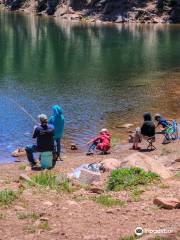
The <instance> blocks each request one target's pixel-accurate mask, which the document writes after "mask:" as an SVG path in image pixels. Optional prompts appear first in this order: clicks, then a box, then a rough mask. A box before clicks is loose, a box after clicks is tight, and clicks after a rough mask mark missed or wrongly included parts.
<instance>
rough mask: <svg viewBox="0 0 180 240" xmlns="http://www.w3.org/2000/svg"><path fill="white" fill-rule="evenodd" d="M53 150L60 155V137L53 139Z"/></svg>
mask: <svg viewBox="0 0 180 240" xmlns="http://www.w3.org/2000/svg"><path fill="white" fill-rule="evenodd" d="M55 151H56V153H57V156H58V157H60V153H61V139H60V138H56V139H55Z"/></svg>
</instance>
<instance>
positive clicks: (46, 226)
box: [38, 222, 50, 231]
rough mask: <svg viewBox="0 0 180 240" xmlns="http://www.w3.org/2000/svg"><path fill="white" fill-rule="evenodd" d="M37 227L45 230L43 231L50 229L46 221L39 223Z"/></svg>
mask: <svg viewBox="0 0 180 240" xmlns="http://www.w3.org/2000/svg"><path fill="white" fill-rule="evenodd" d="M38 228H39V229H42V230H45V231H48V230H50V227H49V224H48V222H44V223H41V224H40V225H39V226H38Z"/></svg>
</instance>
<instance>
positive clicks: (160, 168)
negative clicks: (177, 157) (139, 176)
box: [121, 152, 173, 179]
mask: <svg viewBox="0 0 180 240" xmlns="http://www.w3.org/2000/svg"><path fill="white" fill-rule="evenodd" d="M121 167H123V168H126V167H138V168H142V169H144V171H146V172H149V171H151V172H154V173H157V174H158V175H159V176H160V177H161V178H163V179H167V178H170V177H172V176H173V174H172V173H171V172H170V170H168V169H167V168H166V167H165V166H164V165H163V164H162V163H160V162H158V161H157V160H155V159H154V158H152V157H149V156H147V155H146V154H143V153H140V152H137V153H133V154H131V155H129V156H128V157H126V158H125V159H124V160H123V161H122V163H121Z"/></svg>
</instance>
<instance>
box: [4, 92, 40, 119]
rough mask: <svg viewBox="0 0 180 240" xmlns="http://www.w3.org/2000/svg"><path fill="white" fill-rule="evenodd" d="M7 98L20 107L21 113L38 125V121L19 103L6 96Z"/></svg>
mask: <svg viewBox="0 0 180 240" xmlns="http://www.w3.org/2000/svg"><path fill="white" fill-rule="evenodd" d="M4 97H5V98H7V99H8V100H9V101H11V102H12V103H14V104H15V105H16V106H18V107H19V109H20V110H21V111H23V112H24V113H25V114H26V115H27V116H28V117H29V118H30V119H31V120H32V121H33V122H34V123H37V120H36V119H35V118H34V117H33V116H32V115H31V114H30V113H29V112H28V111H27V110H26V109H25V108H24V107H23V106H22V105H21V104H19V103H18V102H16V101H15V100H14V99H12V98H10V97H7V96H4Z"/></svg>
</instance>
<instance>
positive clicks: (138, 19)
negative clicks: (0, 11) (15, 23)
mask: <svg viewBox="0 0 180 240" xmlns="http://www.w3.org/2000/svg"><path fill="white" fill-rule="evenodd" d="M0 4H1V5H2V6H3V7H5V8H6V9H9V10H10V11H23V12H27V13H33V14H36V15H39V16H42V15H49V16H54V17H58V18H60V19H66V20H76V21H82V22H92V23H100V22H107V23H109V22H114V23H180V0H151V1H150V0H149V1H143V3H142V1H139V0H135V1H117V0H80V1H75V0H64V1H59V0H38V1H35V0H0Z"/></svg>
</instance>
